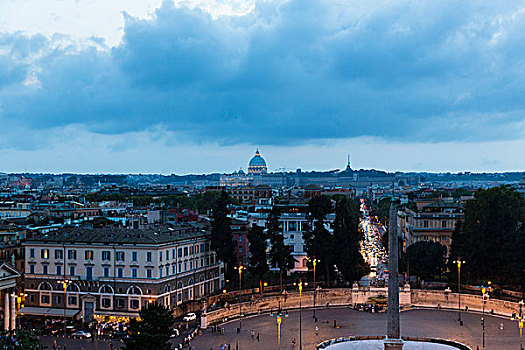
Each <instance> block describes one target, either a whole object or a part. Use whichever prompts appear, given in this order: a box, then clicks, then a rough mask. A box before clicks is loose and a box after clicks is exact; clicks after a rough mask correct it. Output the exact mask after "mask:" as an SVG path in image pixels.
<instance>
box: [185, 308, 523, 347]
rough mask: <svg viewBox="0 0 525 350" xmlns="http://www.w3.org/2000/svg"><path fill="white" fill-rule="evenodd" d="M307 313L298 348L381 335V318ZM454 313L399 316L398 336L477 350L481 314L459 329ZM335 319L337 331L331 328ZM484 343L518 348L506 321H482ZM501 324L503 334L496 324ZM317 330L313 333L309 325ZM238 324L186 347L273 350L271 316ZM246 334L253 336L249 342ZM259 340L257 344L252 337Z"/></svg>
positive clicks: (290, 326)
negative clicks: (450, 342) (442, 340)
mask: <svg viewBox="0 0 525 350" xmlns="http://www.w3.org/2000/svg"><path fill="white" fill-rule="evenodd" d="M312 312H313V311H312V310H303V312H302V314H303V324H302V342H303V349H305V350H310V349H315V345H316V344H318V343H320V342H321V341H323V340H326V339H330V338H335V337H344V336H349V335H352V336H366V335H373V336H378V335H384V334H385V333H386V313H375V314H372V313H368V312H363V311H356V310H353V309H349V308H330V309H319V310H317V311H316V313H317V316H318V322H317V323H315V322H314V319H313V317H312ZM457 317H458V314H457V311H446V310H425V309H412V310H407V311H404V312H402V313H401V315H400V319H401V335H402V336H410V337H426V338H445V339H451V340H457V341H459V342H461V343H463V344H466V345H468V346H470V347H471V348H472V349H476V346H478V345H479V348H480V349H482V327H481V321H480V319H481V314H477V313H464V312H463V313H462V318H463V320H464V325H463V326H460V325H459V322H458V321H457ZM334 319H336V321H337V324H338V325H339V326H340V328H334V327H333V320H334ZM485 319H486V321H485V322H486V323H485V331H486V334H485V337H486V338H485V342H486V349H487V350H506V349H519V329H518V325H517V322H515V321H511V320H510V319H508V318H500V317H497V316H487V315H486V316H485ZM501 324H503V330H501V329H500V325H501ZM316 325H317V326H318V327H319V332H318V334H316V331H315V326H316ZM238 326H239V320H232V321H230V322H226V323H225V324H223V327H224V335H217V334H216V333H214V332H212V331H211V329H207V330H203V331H202V332H203V334H202V335H201V336H197V337H196V338H195V339H194V340H193V341H192V343H191V345H192V346H193V347H194V348H195V349H196V350H201V349H202V350H209V349H213V350H217V349H220V346H221V344H228V343H229V344H231V348H232V349H236V346H238V349H242V350H244V349H246V350H268V349H277V322H276V318H275V316H273V317H272V316H269V315H268V314H265V315H260V316H257V317H248V318H243V320H242V330H241V332H240V334H237V327H238ZM251 330H254V331H255V337H254V338H252V337H251V335H250V333H251ZM257 334H259V335H260V341H257V339H256V336H257ZM293 338H295V339H296V342H297V345H296V347H295V349H299V311H293V312H291V313H290V314H289V317H283V318H282V324H281V349H282V350H288V349H292V339H293Z"/></svg>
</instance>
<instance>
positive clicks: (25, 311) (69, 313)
mask: <svg viewBox="0 0 525 350" xmlns="http://www.w3.org/2000/svg"><path fill="white" fill-rule="evenodd" d="M79 312H80V310H78V309H66V313H65V315H66V317H74V316H75V315H76V314H78V313H79ZM18 314H19V315H40V316H62V317H64V309H56V308H50V307H35V306H25V307H23V308H21V309H20V310H18Z"/></svg>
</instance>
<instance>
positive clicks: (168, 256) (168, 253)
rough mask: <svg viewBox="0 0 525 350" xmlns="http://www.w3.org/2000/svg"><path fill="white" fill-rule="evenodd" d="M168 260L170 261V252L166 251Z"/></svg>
mask: <svg viewBox="0 0 525 350" xmlns="http://www.w3.org/2000/svg"><path fill="white" fill-rule="evenodd" d="M166 260H170V251H169V250H166Z"/></svg>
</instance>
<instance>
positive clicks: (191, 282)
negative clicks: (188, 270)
mask: <svg viewBox="0 0 525 350" xmlns="http://www.w3.org/2000/svg"><path fill="white" fill-rule="evenodd" d="M193 283H194V282H193V277H192V278H190V280H189V281H188V286H191V285H192V284H193Z"/></svg>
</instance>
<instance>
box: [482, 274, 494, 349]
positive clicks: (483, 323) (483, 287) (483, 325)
mask: <svg viewBox="0 0 525 350" xmlns="http://www.w3.org/2000/svg"><path fill="white" fill-rule="evenodd" d="M490 285H491V283H490V281H488V287H485V286H483V285H482V286H481V295H482V298H483V313H482V314H483V316H482V317H481V326H482V327H483V350H485V296H486V297H487V299H488V298H489V297H490V296H489V293H488V292H487V289H488V290H491V289H492V287H491V286H490Z"/></svg>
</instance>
